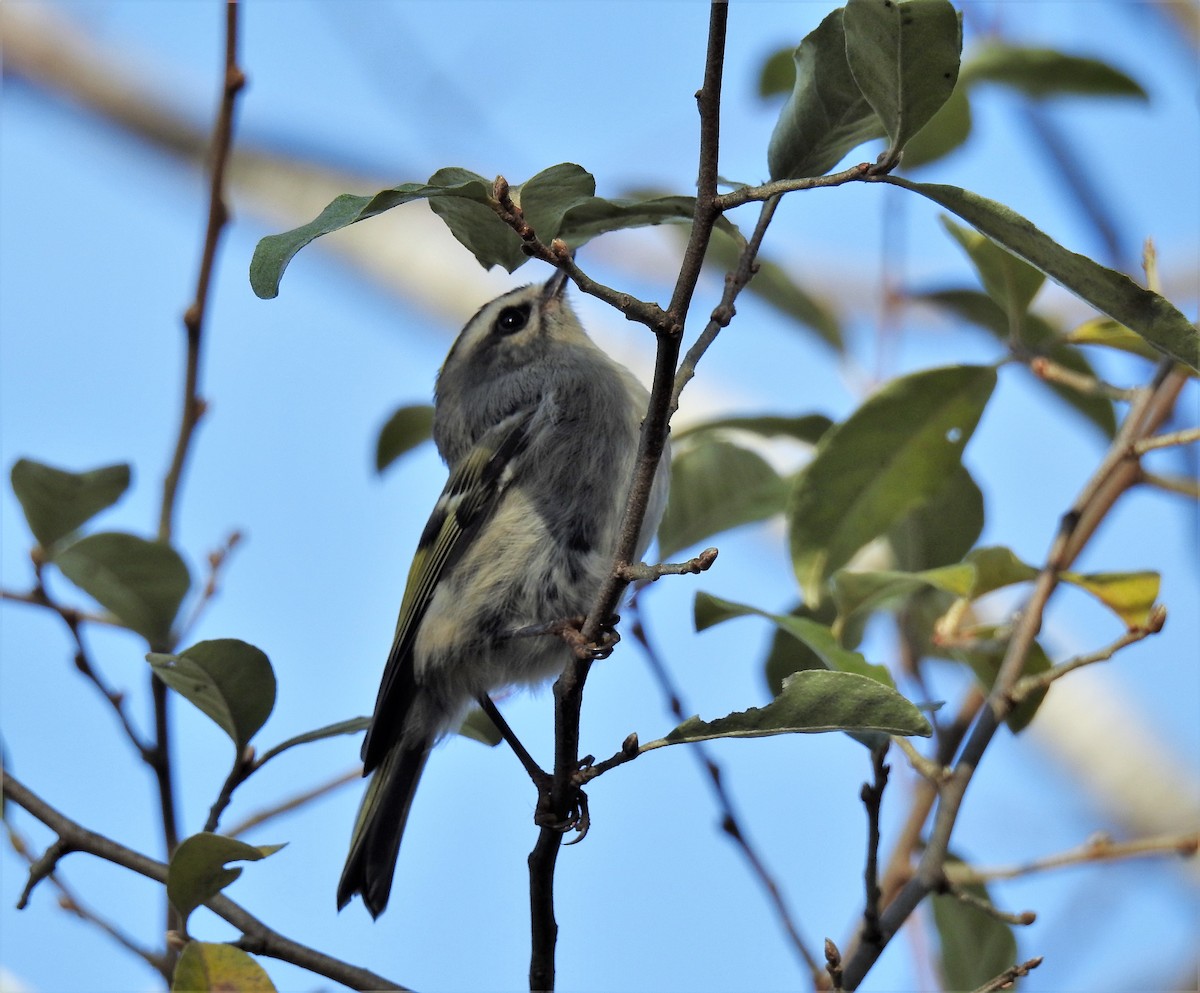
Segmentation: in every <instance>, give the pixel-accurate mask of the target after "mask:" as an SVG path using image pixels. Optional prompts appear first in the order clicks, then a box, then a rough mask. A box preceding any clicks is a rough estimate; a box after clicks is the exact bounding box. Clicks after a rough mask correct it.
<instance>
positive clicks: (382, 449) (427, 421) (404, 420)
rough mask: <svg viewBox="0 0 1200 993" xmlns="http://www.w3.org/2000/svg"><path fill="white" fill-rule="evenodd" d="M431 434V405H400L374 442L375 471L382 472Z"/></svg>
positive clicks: (427, 438)
mask: <svg viewBox="0 0 1200 993" xmlns="http://www.w3.org/2000/svg"><path fill="white" fill-rule="evenodd" d="M432 434H433V407H432V406H430V405H429V404H427V403H419V404H414V405H412V406H410V407H401V408H400V409H399V410H397V411H396V412H395V413H393V414H392V416H391V417H389V418H388V419H387V423H386V424H384V426H383V427H382V428H380V429H379V438H378V440H377V441H376V443H375V471H376V472H383V470H384V469H386V468H387V467H388V466H390V465H391V464H392V463H393V462H395V461H396V459H398V458H399V457H400V456H401V455H403V454H404V453H405V452H408V451H411V450H412V449H414V448H416V447H417V445H419V444H421V443H422V442H424V441H428V440H429V437H430V436H431V435H432Z"/></svg>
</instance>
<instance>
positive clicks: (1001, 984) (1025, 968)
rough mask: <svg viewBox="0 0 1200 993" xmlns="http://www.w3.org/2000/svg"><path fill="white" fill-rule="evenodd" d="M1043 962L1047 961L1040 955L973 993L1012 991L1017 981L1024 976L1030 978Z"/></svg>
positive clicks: (1004, 972)
mask: <svg viewBox="0 0 1200 993" xmlns="http://www.w3.org/2000/svg"><path fill="white" fill-rule="evenodd" d="M1043 961H1045V960H1044V959H1043V958H1042V956H1041V955H1038V956H1035V957H1034V958H1031V959H1028V960H1027V961H1025V962H1022V963H1021V964H1020V965H1014V966H1010V967H1009V968H1007V969H1005V970H1004V971H1003V972H1002V973H1000V975H998V976H996V977H995V978H994V979H989V980H988V981H987V982H986V983H984V984H983V985H982V986H980V987H978V988H977V989H975V990H974V991H973V993H997V991H999V990H1007V989H1011V988H1012V985H1013V982H1014V981H1015V980H1017V979H1020V978H1021V977H1022V976H1028V975H1029V974H1030V973H1031V972H1032V971H1033V970H1034V969H1036V968H1037V967H1038V966H1039V965H1041V964H1042V962H1043Z"/></svg>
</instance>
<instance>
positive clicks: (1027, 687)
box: [1011, 604, 1167, 704]
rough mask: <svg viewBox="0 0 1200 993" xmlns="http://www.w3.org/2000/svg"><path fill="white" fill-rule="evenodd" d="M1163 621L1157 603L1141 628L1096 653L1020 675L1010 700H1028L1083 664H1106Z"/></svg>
mask: <svg viewBox="0 0 1200 993" xmlns="http://www.w3.org/2000/svg"><path fill="white" fill-rule="evenodd" d="M1166 620H1167V608H1166V607H1164V606H1162V605H1161V604H1159V605H1158V606H1157V607H1155V608H1154V609H1153V610H1152V611H1151V613H1150V621H1149V623H1148V624H1147V625H1146V626H1145V627H1135V628H1130V629H1129V630H1128V631H1126V632H1125V633H1124V634H1123V635H1121V637H1119V638H1118V639H1117V640H1116V641H1114V642H1113V643H1112V644H1110V645H1107V646H1106V647H1104V648H1102V649H1100V650H1099V651H1098V652H1091V653H1090V654H1088V655H1077V656H1076V657H1075V658H1073V659H1068V660H1067V661H1066V662H1061V663H1059V664H1058V665H1055V666H1052V667H1051V668H1049V669H1047V670H1046V671H1045V672H1039V673H1031V674H1030V675H1028V676H1022V677H1021V678H1020V679H1019V680H1017V684H1016V685H1015V686H1014V687H1013V688H1012V693H1011V697H1012V701H1013V703H1014V704H1018V703H1020V702H1021V701H1022V700H1026V699H1028V698H1029V696H1030V695H1031V694H1034V693H1037V692H1039V691H1041V690H1045V689H1046V688H1047V687H1048V686H1049V685H1050V684H1051V683H1053V682H1054V681H1055V680H1057V679H1061V678H1062V677H1063V676H1065V675H1066V674H1067V673H1068V672H1074V671H1075V670H1076V669H1082V668H1083V667H1084V666H1086V665H1094V664H1095V663H1097V662H1107V661H1108V660H1109V659H1111V658H1112V657H1113V656H1114V655H1116V654H1117V652H1119V651H1120V650H1121V649H1122V648H1127V647H1128V646H1129V645H1133V644H1136V643H1137V642H1139V641H1141V640H1142V639H1143V638H1148V637H1150V635H1152V634H1158V632H1159V631H1161V630H1162V626H1163V624H1164V623H1166Z"/></svg>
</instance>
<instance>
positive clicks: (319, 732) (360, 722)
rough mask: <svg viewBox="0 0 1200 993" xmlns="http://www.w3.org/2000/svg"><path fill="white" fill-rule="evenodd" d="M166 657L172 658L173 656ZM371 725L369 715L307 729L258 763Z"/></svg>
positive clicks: (279, 745)
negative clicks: (296, 748)
mask: <svg viewBox="0 0 1200 993" xmlns="http://www.w3.org/2000/svg"><path fill="white" fill-rule="evenodd" d="M164 657H165V658H170V657H171V656H164ZM152 664H153V663H152ZM205 713H207V711H205ZM370 726H371V718H369V717H351V718H348V719H347V720H344V721H338V722H336V723H335V724H326V725H325V726H324V727H320V728H316V729H314V730H312V731H305V732H304V733H303V734H298V735H296V736H295V737H294V738H288V739H287V740H286V741H281V742H280V743H279V744H278V745H275V746H274V747H273V748H269V749H268V750H267V751H265V752H263V754H262V755H260V756H259V759H258V764H259V766H262V765H263V763H265V762H266V761H267V760H268V759H273V758H274V757H275V756H276V755H278V754H280V753H281V752H286V751H287V750H288V749H289V748H295V747H296V745H307V744H308V743H309V742H310V741H321V740H323V739H325V738H334V737H337V736H338V735H342V734H357V733H358V732H359V731H365V730H366V729H367V728H369V727H370Z"/></svg>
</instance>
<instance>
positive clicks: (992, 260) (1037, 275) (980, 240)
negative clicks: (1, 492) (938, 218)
mask: <svg viewBox="0 0 1200 993" xmlns="http://www.w3.org/2000/svg"><path fill="white" fill-rule="evenodd" d="M942 226H943V227H944V228H945V229H946V230H947V231H948V232H949V233H950V236H951V237H952V238H954V240H955V241H957V242H958V243H959V245H961V246H962V248H963V250H964V251H965V252H966V253H967V256H968V258H970V260H971V264H972V265H973V266H974V267H975V271H976V272H977V273H978V274H979V281H980V282H981V283H983V288H984V289H985V290H986V291H987V295H988V296H989V297H991V298H992V300H994V301H995V303H996V305H997V306H998V307H1000V309H1001V310H1003V311H1004V313H1005V314H1007V315H1008V317H1009V319H1010V320H1012V321H1014V322H1016V323H1017V325H1018V326H1020V322H1021V320H1022V319H1023V318H1024V316H1025V312H1026V311H1028V310H1029V305H1030V304H1031V303H1032V302H1033V298H1034V297H1035V296H1037V293H1038V290H1040V289H1041V288H1042V284H1043V283H1045V282H1046V277H1045V276H1044V275H1043V274H1042V273H1041V272H1039V271H1038V270H1037V269H1035V268H1034V267H1033V266H1031V265H1028V264H1026V263H1025V262H1022V261H1021V260H1020V259H1019V258H1017V257H1016V256H1015V255H1013V254H1012V252H1009V251H1006V250H1005V249H1003V248H1001V247H1000V246H999V245H997V244H996V243H995V242H994V241H992V240H991V239H990V238H988V237H985V236H984V235H981V234H980V233H979V232H978V231H973V230H971V229H970V228H964V227H963V226H962V225H960V224H955V223H954V221H952V220H951V219H950V218H949V217H947V216H946V215H945V214H943V215H942Z"/></svg>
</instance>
